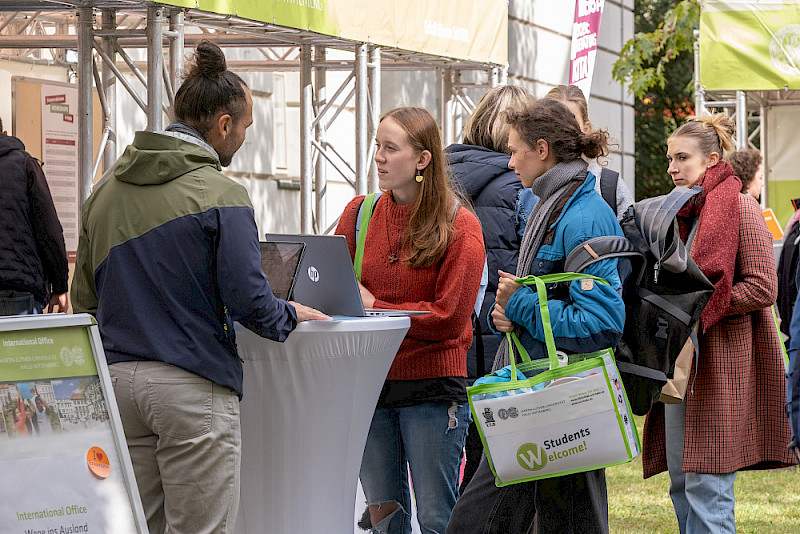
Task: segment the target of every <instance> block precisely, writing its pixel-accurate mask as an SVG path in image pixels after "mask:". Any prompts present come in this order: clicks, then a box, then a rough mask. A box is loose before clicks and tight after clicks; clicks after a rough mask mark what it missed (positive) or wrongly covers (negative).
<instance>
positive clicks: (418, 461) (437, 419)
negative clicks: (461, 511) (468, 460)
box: [360, 403, 471, 534]
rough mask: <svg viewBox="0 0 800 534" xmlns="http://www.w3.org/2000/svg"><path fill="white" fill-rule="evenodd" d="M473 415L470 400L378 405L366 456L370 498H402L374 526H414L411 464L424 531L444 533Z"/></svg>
mask: <svg viewBox="0 0 800 534" xmlns="http://www.w3.org/2000/svg"><path fill="white" fill-rule="evenodd" d="M470 417H471V416H470V411H469V404H468V403H464V404H460V405H455V404H454V405H450V404H434V403H426V404H420V405H417V406H408V407H404V408H376V410H375V414H374V415H373V416H372V424H371V425H370V428H369V435H368V436H367V445H366V447H365V449H364V457H363V459H362V461H361V474H360V477H361V485H362V486H363V488H364V495H366V497H367V504H373V505H375V504H381V503H389V502H397V503H399V504H400V508H398V509H397V511H396V512H394V513H393V514H391V515H389V516H388V517H387V518H385V519H384V520H383V521H381V522H380V523H379V524H378V525H375V526H374V527H373V532H376V533H380V534H409V533H410V532H411V515H410V514H411V496H410V492H409V485H408V471H409V470H410V471H411V483H412V484H413V486H414V497H415V504H416V508H417V520H418V521H419V525H420V528H421V529H422V533H423V534H444V532H445V530H446V529H447V522H448V521H449V520H450V512H451V511H452V510H453V506H454V505H455V503H456V498H457V497H458V475H459V469H460V463H461V455H462V451H463V449H464V442H465V441H466V438H467V427H468V426H469V422H470Z"/></svg>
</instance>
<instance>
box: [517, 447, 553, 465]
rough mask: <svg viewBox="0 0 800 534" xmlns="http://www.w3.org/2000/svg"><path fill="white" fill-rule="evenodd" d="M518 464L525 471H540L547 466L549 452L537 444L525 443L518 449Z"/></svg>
mask: <svg viewBox="0 0 800 534" xmlns="http://www.w3.org/2000/svg"><path fill="white" fill-rule="evenodd" d="M517 462H519V465H521V466H522V468H523V469H527V470H528V471H539V470H540V469H544V466H546V465H547V452H546V451H545V450H544V448H542V447H539V446H538V445H536V444H535V443H523V444H522V445H520V447H519V449H517Z"/></svg>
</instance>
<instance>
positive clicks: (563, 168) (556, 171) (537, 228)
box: [492, 159, 587, 371]
mask: <svg viewBox="0 0 800 534" xmlns="http://www.w3.org/2000/svg"><path fill="white" fill-rule="evenodd" d="M586 167H587V164H586V162H585V161H583V160H582V159H576V160H572V161H569V162H562V163H557V164H556V166H555V167H553V168H552V169H550V170H549V171H547V172H546V173H544V174H543V175H541V176H540V177H539V178H537V179H536V180H535V181H534V182H533V186H532V187H531V191H532V192H533V194H534V195H536V196H537V197H539V201H538V202H537V203H536V205H535V206H534V207H533V211H532V212H531V214H530V217H528V224H527V226H525V233H524V234H523V236H522V243H520V246H519V261H518V262H517V272H516V275H517V277H518V278H522V277H525V276H527V275H528V274H530V272H531V266H532V265H533V260H534V259H535V258H536V254H537V253H538V252H539V247H540V246H541V245H542V241H543V240H544V236H545V235H546V234H547V230H548V228H547V221H549V220H550V216H551V215H552V213H553V211H554V210H555V208H556V205H557V204H558V200H559V199H560V198H561V196H562V195H563V194H564V192H565V191H566V190H567V188H568V187H569V185H570V183H571V182H573V181H575V180H580V181H581V182H583V181H584V180H585V179H586ZM521 329H522V327H521V326H519V325H517V326H515V332H517V335H519V333H520V332H519V331H520V330H521ZM509 363H510V360H509V357H508V341H507V340H506V338H503V342H502V343H500V347H498V349H497V354H496V355H495V357H494V364H493V365H492V371H496V370H498V369H501V368H503V367H505V366H506V365H508V364H509Z"/></svg>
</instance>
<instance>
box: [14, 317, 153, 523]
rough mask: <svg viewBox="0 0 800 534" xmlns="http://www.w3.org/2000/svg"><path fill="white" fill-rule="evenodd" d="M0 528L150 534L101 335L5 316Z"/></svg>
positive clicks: (64, 322)
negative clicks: (148, 533)
mask: <svg viewBox="0 0 800 534" xmlns="http://www.w3.org/2000/svg"><path fill="white" fill-rule="evenodd" d="M0 346H1V347H2V350H1V351H0V377H1V378H0V380H1V381H0V472H2V473H3V480H2V483H0V531H3V532H36V533H39V532H42V533H47V534H49V533H62V532H81V533H89V534H103V533H107V532H114V533H119V534H129V533H130V534H134V533H135V534H146V533H147V523H146V520H145V517H144V511H143V509H142V504H141V500H140V498H139V491H138V489H137V486H136V481H135V478H134V474H133V468H132V466H131V461H130V457H129V455H128V448H127V445H126V442H125V434H124V432H123V429H122V423H121V421H120V418H119V411H118V408H117V403H116V400H115V397H114V393H113V389H112V387H111V380H110V378H109V374H108V367H107V365H106V361H105V354H104V353H103V345H102V342H101V340H100V334H99V330H98V328H97V324H96V322H95V321H94V319H93V318H92V317H91V316H90V315H87V314H75V315H66V314H47V315H29V316H16V317H0Z"/></svg>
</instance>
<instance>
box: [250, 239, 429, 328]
mask: <svg viewBox="0 0 800 534" xmlns="http://www.w3.org/2000/svg"><path fill="white" fill-rule="evenodd" d="M266 238H267V242H274V243H279V242H288V243H303V244H304V245H305V249H304V252H303V256H302V259H301V261H300V266H299V268H298V271H299V272H298V273H297V281H296V282H295V284H294V290H293V291H292V294H291V299H292V300H295V301H297V302H299V303H301V304H305V305H306V306H311V307H312V308H316V309H317V310H319V311H321V312H323V313H326V314H328V315H343V316H349V317H372V316H383V317H386V316H401V317H402V316H408V315H425V314H427V313H430V312H427V311H419V310H390V309H369V310H365V309H364V304H363V302H362V301H361V292H360V291H359V290H358V282H357V281H356V273H355V271H353V262H352V260H351V259H350V250H349V249H348V248H347V240H346V239H345V237H344V236H340V235H291V234H267V235H266Z"/></svg>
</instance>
